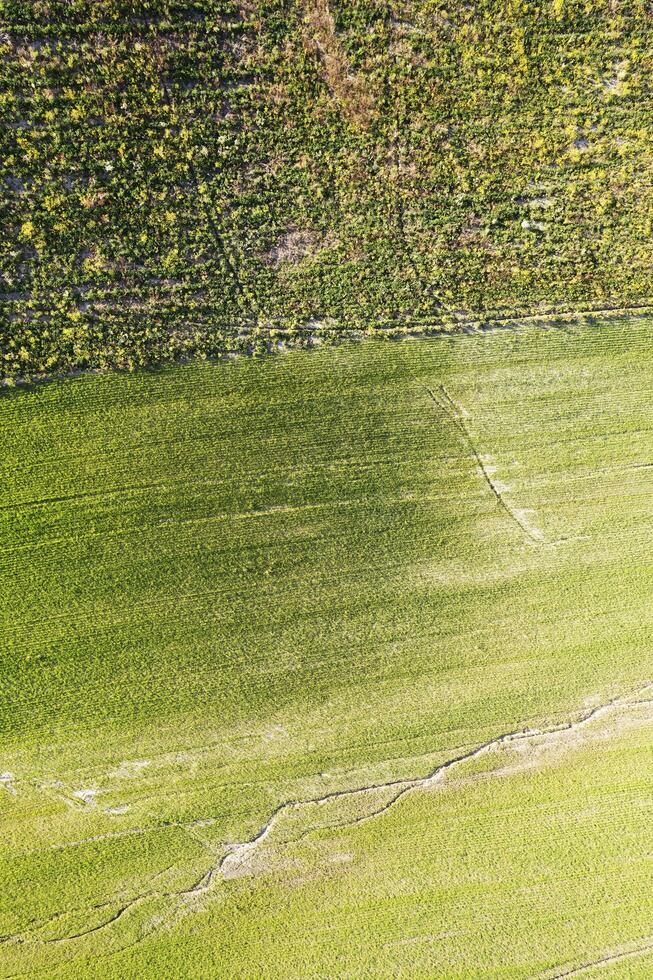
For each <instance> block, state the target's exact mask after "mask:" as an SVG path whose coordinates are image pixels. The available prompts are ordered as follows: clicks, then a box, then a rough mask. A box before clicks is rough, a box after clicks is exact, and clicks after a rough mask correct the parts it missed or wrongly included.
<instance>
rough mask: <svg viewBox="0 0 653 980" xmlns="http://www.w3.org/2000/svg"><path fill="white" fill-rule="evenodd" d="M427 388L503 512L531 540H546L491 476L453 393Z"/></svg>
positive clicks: (443, 388)
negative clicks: (513, 505)
mask: <svg viewBox="0 0 653 980" xmlns="http://www.w3.org/2000/svg"><path fill="white" fill-rule="evenodd" d="M426 390H427V392H428V394H429V396H430V398H431V400H432V401H433V402H434V403H435V404H436V405H437V406H438V408H439V409H440V411H441V412H444V414H445V415H446V416H447V418H448V419H449V420H450V421H451V422H453V424H454V425H455V427H456V429H457V430H458V432H459V433H460V434H461V436H462V437H463V440H464V442H465V443H466V444H467V446H468V447H469V449H470V452H471V453H472V455H473V457H474V460H475V462H476V465H477V467H478V469H479V472H480V473H481V475H482V477H483V479H484V480H485V482H486V483H487V485H488V487H489V488H490V490H491V491H492V494H493V495H494V497H495V499H496V501H497V503H498V504H499V507H501V509H502V510H503V512H504V513H505V514H507V515H508V517H509V518H510V520H511V521H513V522H514V523H515V524H516V525H517V527H518V528H519V529H520V530H521V531H522V532H523V533H524V534H525V535H526V537H527V538H529V540H531V541H532V542H533V543H534V544H542V543H543V542H544V536H543V534H542V532H541V531H540V530H539V529H538V528H533V527H531V526H530V525H529V524H527V523H526V521H524V520H523V518H521V517H520V516H519V514H518V513H517V511H516V510H515V509H514V508H513V507H511V506H510V504H509V503H508V502H507V501H506V499H505V497H504V496H503V494H502V493H501V491H500V490H499V488H498V486H497V485H496V483H495V482H494V480H493V479H492V477H491V476H490V473H489V470H488V468H487V466H486V464H485V463H484V462H483V459H482V457H481V455H480V453H479V451H478V449H477V448H476V445H475V443H474V440H473V439H472V436H471V433H470V431H469V429H468V427H467V423H466V422H465V418H464V415H463V413H462V412H461V410H460V408H459V407H458V405H456V403H455V402H454V400H453V398H452V397H451V395H450V394H449V392H448V391H447V389H446V388H445V386H444V385H440V392H441V397H440V398H438V397H437V395H436V394H435V393H434V392H433V391H432V389H431V388H427V389H426Z"/></svg>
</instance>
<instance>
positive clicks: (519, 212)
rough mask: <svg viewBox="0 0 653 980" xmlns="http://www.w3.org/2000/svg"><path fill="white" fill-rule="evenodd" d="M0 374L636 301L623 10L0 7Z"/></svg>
mask: <svg viewBox="0 0 653 980" xmlns="http://www.w3.org/2000/svg"><path fill="white" fill-rule="evenodd" d="M0 55H1V57H0V112H1V116H2V126H0V154H1V158H2V162H3V172H2V175H1V176H0V221H1V222H2V228H3V244H4V245H5V246H6V247H5V248H4V249H3V251H2V255H1V256H0V359H1V364H0V376H2V377H4V378H5V379H7V380H8V381H10V382H15V381H16V380H20V379H24V378H29V377H34V376H38V375H43V374H45V375H52V374H57V373H61V372H67V371H70V370H78V369H85V368H89V367H90V368H95V367H108V366H119V367H126V368H135V367H138V366H142V365H148V364H160V363H162V362H163V361H166V360H181V359H185V358H187V357H188V356H190V355H193V356H198V355H199V356H203V355H208V356H213V355H216V354H219V353H222V352H225V351H229V350H253V351H261V350H265V349H268V348H270V347H276V346H277V344H278V343H279V342H280V341H282V342H284V343H293V344H297V345H299V344H302V343H304V342H307V340H308V339H309V338H311V337H313V336H314V335H316V334H317V335H319V336H320V337H322V338H328V337H332V336H334V335H336V336H339V335H345V336H352V335H356V334H359V333H361V332H371V333H378V332H380V331H397V332H401V331H404V330H421V331H430V330H443V329H444V330H455V329H457V328H459V327H460V325H461V324H465V323H468V322H476V321H478V320H481V321H495V320H499V319H506V318H508V319H514V318H515V317H520V316H524V315H527V314H528V315H542V313H551V312H558V313H565V312H567V313H571V314H574V313H575V312H578V311H581V310H598V309H612V308H614V307H617V308H619V309H620V310H623V309H625V308H633V307H636V308H641V307H645V306H647V305H648V306H652V305H653V298H652V292H653V291H652V290H651V283H650V270H651V265H652V262H653V238H652V236H651V230H652V223H651V214H652V213H653V160H652V158H651V154H650V133H651V126H652V125H653V99H652V98H651V95H652V82H651V80H652V78H653V15H652V14H651V7H650V4H649V3H647V2H644V0H632V2H627V0H541V2H540V0H537V2H534V0H473V2H463V0H452V2H450V3H447V4H445V3H439V2H435V0H211V2H207V0H2V2H1V3H0Z"/></svg>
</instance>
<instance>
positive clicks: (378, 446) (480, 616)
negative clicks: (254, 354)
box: [0, 4, 653, 980]
mask: <svg viewBox="0 0 653 980" xmlns="http://www.w3.org/2000/svg"><path fill="white" fill-rule="evenodd" d="M51 6H52V7H53V8H54V7H55V6H56V5H55V4H51ZM652 396H653V320H651V319H648V318H646V317H640V318H634V317H630V318H622V319H620V318H614V319H611V320H605V321H603V322H600V323H599V322H596V323H594V324H592V323H581V322H573V323H570V324H569V325H568V326H560V325H557V326H545V327H542V326H534V325H528V324H526V325H523V326H522V327H520V328H519V329H515V330H499V329H494V330H490V331H482V332H477V333H476V334H474V335H473V336H472V335H466V334H455V335H450V336H441V337H432V338H424V337H421V338H410V337H408V338H405V339H402V340H397V339H395V340H391V339H386V340H381V339H371V340H366V341H364V342H363V343H353V342H347V343H342V344H340V345H338V346H336V347H326V348H324V349H319V348H318V349H315V350H312V351H306V350H297V351H291V352H288V353H285V354H283V355H279V356H274V357H269V358H264V359H252V358H235V359H233V360H229V361H224V362H220V363H192V364H186V365H176V366H167V367H162V368H157V369H152V370H149V371H139V372H136V373H133V374H130V373H122V374H98V375H93V374H86V375H82V376H80V377H76V378H68V379H66V380H63V381H54V382H51V383H48V384H41V385H36V386H32V387H27V388H24V389H22V390H17V389H16V390H5V391H4V392H3V393H2V395H1V397H0V443H1V444H2V446H3V454H2V457H3V458H2V475H1V477H0V562H1V567H0V603H1V605H0V629H1V632H2V637H3V643H2V649H1V651H0V731H1V732H2V735H1V742H0V822H1V827H2V830H1V836H2V841H3V844H2V849H1V858H0V896H1V898H0V937H1V940H2V941H1V942H0V976H2V977H7V978H9V977H15V976H29V977H39V976H43V977H48V978H49V977H57V978H64V977H65V978H69V980H73V978H75V980H79V978H80V977H83V978H86V977H95V978H103V980H105V978H114V980H124V978H134V980H136V978H139V980H140V978H152V980H154V978H161V977H165V978H177V977H179V978H180V980H181V978H186V977H193V978H195V977H197V978H205V977H225V978H232V977H234V978H235V977H242V978H265V980H267V978H270V980H272V978H279V980H286V978H299V977H301V978H304V977H306V978H309V977H315V978H317V977H320V978H326V977H328V978H331V977H334V978H335V977H338V978H339V977H343V978H344V977H410V978H414V977H424V978H427V977H437V976H447V977H449V976H451V977H488V976H491V977H502V978H508V977H510V978H513V977H514V978H522V977H523V978H526V977H528V978H532V977H541V978H543V980H545V978H549V980H552V978H554V977H562V976H576V975H579V976H580V975H582V976H583V977H588V978H590V977H599V976H601V977H642V978H644V977H649V976H651V973H652V972H653V898H652V894H653V892H652V890H651V880H652V876H653V865H652V855H653V753H652V739H651V735H652V733H653V652H652V650H651V635H652V630H653V601H652V600H653V564H652V563H651V545H652V543H653V510H652V508H651V495H652V493H653V397H652Z"/></svg>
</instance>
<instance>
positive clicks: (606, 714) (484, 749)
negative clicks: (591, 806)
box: [0, 682, 653, 977]
mask: <svg viewBox="0 0 653 980" xmlns="http://www.w3.org/2000/svg"><path fill="white" fill-rule="evenodd" d="M648 695H651V696H648ZM651 705H653V682H649V683H647V684H645V685H643V686H642V687H639V688H638V689H637V690H635V691H633V692H632V693H631V694H630V695H627V696H625V697H616V698H612V699H610V700H609V701H606V702H605V703H603V704H600V705H596V706H595V707H593V708H591V709H589V710H587V711H585V712H583V713H582V714H580V715H579V716H578V717H577V718H576V719H574V720H569V721H566V722H563V723H561V724H559V725H554V726H552V727H550V728H524V729H513V730H510V731H507V732H504V733H502V734H500V735H498V736H496V737H495V738H492V739H489V740H488V741H486V742H483V743H481V744H480V745H477V746H475V747H474V748H472V749H470V750H469V751H466V752H463V753H460V754H459V755H456V756H454V757H453V758H451V759H448V760H447V761H445V762H443V763H441V764H439V765H437V766H436V767H435V768H433V769H432V770H431V771H430V772H428V773H427V774H426V775H425V776H421V777H412V778H405V779H392V780H387V781H385V782H375V783H369V784H366V785H363V786H360V787H357V788H354V789H343V790H336V791H333V792H329V793H324V794H320V795H316V796H313V797H307V798H305V799H295V800H287V801H286V802H284V803H282V804H281V805H279V806H278V807H277V808H276V809H275V810H274V811H273V812H272V814H271V815H270V817H269V818H268V820H267V821H266V822H265V823H264V824H263V826H262V827H261V828H260V830H259V831H258V832H257V833H256V834H255V835H254V836H253V837H251V838H249V839H248V840H245V841H241V842H239V843H236V844H227V845H222V846H223V847H225V848H226V850H225V852H224V853H223V854H222V856H221V857H220V859H219V860H218V861H217V863H216V864H215V865H213V866H212V867H210V868H209V869H208V871H206V872H205V873H204V874H203V875H202V876H201V877H200V878H199V879H198V880H197V882H196V883H195V884H194V885H192V886H191V887H189V888H183V889H177V890H156V889H154V890H148V891H145V892H142V893H140V894H138V895H136V896H135V897H133V898H131V899H128V900H125V901H122V902H120V901H119V900H118V899H116V901H113V902H112V901H107V902H103V903H100V904H98V905H96V906H93V909H94V910H98V909H102V908H112V912H111V915H110V916H109V917H108V918H107V919H106V920H105V921H103V922H100V923H94V924H93V925H92V926H90V927H89V928H88V929H82V930H78V931H76V932H75V933H73V934H71V935H61V936H56V937H49V938H47V939H39V937H38V932H41V931H42V930H43V929H45V928H46V927H47V926H48V925H49V924H51V923H53V922H55V921H57V920H59V919H61V918H62V917H63V916H64V915H66V914H67V913H68V912H72V911H73V910H64V911H62V912H58V913H57V914H56V915H55V916H52V917H50V918H48V919H47V920H44V921H41V922H39V923H38V925H36V926H35V927H33V928H31V929H28V930H26V931H21V932H18V933H14V934H9V935H6V936H3V937H1V938H0V943H2V944H9V945H10V944H19V945H22V944H26V945H35V944H36V945H52V944H63V943H68V942H74V941H76V940H80V939H83V938H84V937H85V936H88V935H91V934H95V933H98V932H99V931H101V930H103V929H105V928H108V927H109V926H111V925H113V924H114V923H115V922H117V921H118V920H120V919H121V918H122V917H123V916H124V915H125V914H127V913H128V912H130V910H132V909H134V908H136V907H137V906H139V905H141V904H142V903H143V902H145V901H146V900H149V899H168V900H175V902H179V901H180V900H181V903H182V904H181V905H178V906H177V907H176V913H179V914H184V913H185V912H186V911H188V907H187V906H186V905H185V904H184V900H188V899H189V898H196V897H198V896H203V895H207V894H209V893H211V892H213V891H215V890H216V888H217V886H218V883H219V882H220V881H223V882H224V881H228V880H229V879H231V878H234V877H240V876H242V875H252V874H253V875H256V874H257V873H264V871H265V868H263V869H262V870H261V869H259V868H257V867H256V866H253V867H252V866H251V864H250V862H251V861H252V858H254V857H255V856H256V855H257V853H258V852H259V851H261V850H262V849H263V845H264V844H265V843H266V841H268V840H269V838H270V837H271V835H272V833H273V831H274V830H275V828H276V827H277V826H278V825H279V824H280V823H281V822H282V820H283V818H284V817H286V816H288V815H290V814H293V813H297V812H299V811H307V810H310V809H311V808H313V807H319V806H320V805H322V804H328V803H329V802H332V801H344V802H353V803H356V802H359V801H360V800H361V799H363V798H365V797H371V798H373V797H374V796H376V795H379V794H381V793H384V792H387V791H389V792H390V798H389V799H387V800H385V801H384V802H383V803H382V804H381V805H379V806H376V807H374V808H373V809H372V810H371V811H369V812H366V813H364V814H362V815H354V816H352V817H350V818H345V819H343V820H341V821H339V822H337V823H326V824H324V825H322V826H321V825H320V824H319V823H316V824H314V825H313V826H309V827H308V829H306V830H304V831H303V832H301V833H299V834H295V835H293V836H291V837H290V838H289V839H288V840H281V841H278V842H276V844H275V843H273V844H272V845H271V846H272V847H275V846H281V847H283V846H285V845H288V844H292V843H297V842H298V841H300V840H302V839H304V838H306V837H308V836H309V835H311V834H313V833H316V832H319V831H320V830H327V831H328V830H335V829H341V828H348V827H354V826H356V825H359V824H362V823H365V822H367V821H370V820H373V819H375V818H377V817H380V816H382V815H383V814H384V813H387V812H388V811H389V810H391V809H392V808H393V807H394V806H395V805H396V804H397V803H398V802H399V801H400V800H401V799H402V798H403V797H405V796H406V795H407V794H408V793H411V792H413V791H418V790H430V789H432V788H434V787H436V786H438V785H439V784H441V783H443V782H445V780H446V778H447V777H448V776H450V775H451V774H452V773H454V772H456V771H457V770H459V769H464V767H465V765H466V764H468V763H470V762H473V761H475V760H477V759H480V758H482V757H485V756H490V755H493V754H496V753H500V752H501V751H504V750H506V749H508V750H509V749H510V748H512V747H514V748H519V749H520V750H521V751H520V756H519V765H523V764H524V754H523V752H524V750H525V751H526V752H527V753H528V752H529V751H532V753H533V760H534V761H537V751H538V749H539V747H540V746H542V745H545V746H546V745H547V744H548V743H555V744H556V745H557V746H558V747H560V748H561V749H562V750H565V751H566V750H569V749H573V747H574V745H575V743H576V734H577V733H578V732H579V731H580V730H582V729H585V728H587V727H588V726H590V725H591V723H593V722H596V721H597V720H599V719H604V720H606V721H608V720H615V721H617V720H624V721H627V720H628V718H629V716H632V717H633V719H634V720H637V718H638V716H639V715H640V713H641V711H642V707H645V708H646V709H647V711H646V714H645V716H644V721H645V722H647V723H648V722H649V721H651V720H653V712H650V711H648V708H649V706H651ZM514 768H515V767H514V766H508V767H507V768H506V767H504V768H498V769H497V770H495V771H492V770H490V771H489V772H488V773H487V774H486V775H487V776H489V777H493V776H500V775H502V774H503V773H505V772H509V771H511V769H514ZM206 823H207V821H199V820H198V821H195V822H193V823H192V824H189V825H188V828H189V829H191V828H192V827H195V826H201V825H206ZM176 826H180V827H182V828H184V829H185V825H183V824H177V825H176ZM151 829H152V830H157V829H164V828H157V827H153V828H151ZM147 832H148V828H134V829H132V830H130V831H128V833H131V834H136V833H147ZM101 839H105V838H104V835H98V836H97V837H95V838H94V837H91V838H89V840H101ZM75 843H81V842H75ZM201 843H204V842H201ZM62 846H65V845H62ZM71 846H72V845H71ZM205 846H207V847H209V848H210V847H211V845H209V844H206V845H205ZM155 877H156V876H155ZM116 902H118V903H119V904H118V907H117V908H116V907H115V906H116ZM89 911H91V908H89ZM151 931H152V930H151V929H148V930H146V931H145V932H144V934H143V935H142V937H141V938H145V936H146V935H148V934H149V933H150V932H151ZM648 948H653V943H652V944H650V947H649V946H643V947H638V949H637V950H632V951H627V952H625V953H615V954H608V955H607V956H606V957H605V958H604V959H602V960H598V961H596V963H594V962H593V963H588V964H585V965H583V966H582V967H577V968H574V969H572V970H570V971H567V972H564V973H558V974H556V975H555V976H556V977H564V976H573V975H575V974H576V973H580V972H582V971H584V970H586V969H589V968H590V967H591V966H595V965H599V964H601V963H603V962H605V963H606V964H607V963H609V962H612V961H614V960H617V959H622V958H625V957H627V956H634V955H637V953H639V952H645V951H646V950H647V949H648Z"/></svg>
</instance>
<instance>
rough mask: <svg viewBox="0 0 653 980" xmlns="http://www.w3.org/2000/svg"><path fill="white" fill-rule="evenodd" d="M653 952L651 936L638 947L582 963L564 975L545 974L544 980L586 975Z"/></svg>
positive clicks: (559, 979) (563, 972) (564, 971)
mask: <svg viewBox="0 0 653 980" xmlns="http://www.w3.org/2000/svg"><path fill="white" fill-rule="evenodd" d="M652 951H653V936H649V937H648V938H647V939H645V940H642V941H641V942H640V943H639V944H638V945H637V946H632V947H631V948H630V949H624V950H622V951H621V952H612V953H606V954H605V955H604V956H601V957H599V959H597V960H588V961H587V962H586V963H581V965H580V966H574V967H571V969H568V970H563V971H562V973H558V972H556V973H545V974H543V978H542V980H562V978H563V977H577V976H580V975H581V974H582V973H586V972H587V971H588V970H593V969H594V968H596V969H599V970H600V969H602V968H603V967H604V966H610V965H611V964H612V963H621V962H623V960H629V959H634V958H635V957H636V956H644V955H645V954H646V953H650V952H652Z"/></svg>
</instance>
